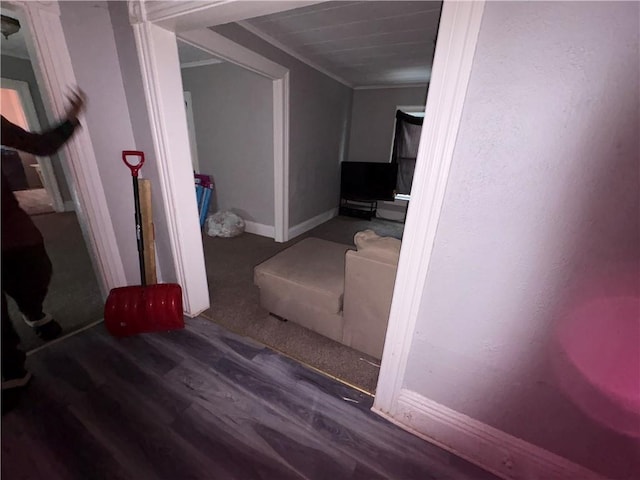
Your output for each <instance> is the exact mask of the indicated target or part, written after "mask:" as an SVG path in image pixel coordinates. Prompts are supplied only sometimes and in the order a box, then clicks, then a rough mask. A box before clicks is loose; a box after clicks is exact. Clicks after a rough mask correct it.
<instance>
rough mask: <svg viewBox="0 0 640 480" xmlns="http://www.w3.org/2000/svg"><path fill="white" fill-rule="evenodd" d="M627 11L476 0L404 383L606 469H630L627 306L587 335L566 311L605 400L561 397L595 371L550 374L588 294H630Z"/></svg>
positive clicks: (633, 105) (637, 69) (636, 235)
mask: <svg viewBox="0 0 640 480" xmlns="http://www.w3.org/2000/svg"><path fill="white" fill-rule="evenodd" d="M639 9H640V5H639V4H638V3H635V2H633V3H631V2H601V3H598V2H547V3H540V2H487V4H486V6H485V10H484V17H483V19H482V25H481V29H480V35H479V39H478V44H477V49H476V53H475V59H474V63H473V68H472V72H471V78H470V83H469V87H468V91H467V97H466V101H465V105H464V111H463V116H462V121H461V128H460V131H459V134H458V139H457V144H456V148H455V153H454V159H453V164H452V170H451V173H450V177H449V183H448V187H447V192H446V197H445V201H444V205H443V209H442V215H441V219H440V224H439V226H438V232H437V237H436V239H435V245H434V251H433V256H432V259H431V264H430V266H429V272H428V277H427V282H426V285H425V290H424V295H423V297H422V299H423V301H422V305H421V307H420V311H419V319H418V323H417V325H416V330H415V337H414V339H413V345H412V347H411V351H410V355H409V358H408V369H407V374H406V378H405V380H404V387H405V388H406V389H408V390H411V391H413V392H417V393H419V394H420V395H421V396H423V397H426V398H427V399H430V400H433V401H435V402H437V403H439V404H441V405H445V406H447V407H449V408H451V409H453V410H455V411H457V412H461V413H463V414H465V415H468V416H469V417H471V418H473V419H477V420H479V421H481V422H483V423H486V424H488V425H491V426H493V427H495V428H498V429H500V430H502V431H505V432H507V433H509V434H511V435H513V436H515V437H518V438H521V439H524V440H526V441H527V442H530V443H533V444H535V445H538V446H540V447H543V448H545V449H547V450H549V451H551V452H554V453H556V454H558V455H560V456H562V457H565V458H568V459H570V460H572V461H574V462H576V463H579V464H582V465H584V466H586V467H588V468H590V469H592V470H595V471H597V472H600V473H601V474H603V475H605V476H607V478H617V479H631V478H639V476H640V456H638V439H637V438H636V439H634V438H633V437H632V436H631V435H630V434H628V433H622V431H623V430H625V429H627V431H628V429H631V430H633V429H634V425H635V426H636V427H635V428H636V430H637V425H638V419H637V416H638V412H637V410H636V412H635V414H634V413H633V411H634V408H636V409H637V406H636V407H633V405H634V404H635V405H637V401H638V398H640V384H638V379H640V362H638V357H637V350H636V354H635V355H634V354H633V351H634V350H633V348H636V349H637V334H634V333H633V332H634V330H633V328H637V323H634V322H637V319H638V318H639V317H640V307H638V308H636V312H635V314H633V312H628V313H631V315H630V316H629V315H627V316H626V317H625V316H623V315H622V314H620V315H612V316H611V317H610V318H609V317H607V318H609V321H610V322H611V326H610V328H609V329H607V330H606V331H602V332H597V333H596V332H594V331H592V330H591V329H590V325H591V324H590V323H588V322H589V321H590V320H591V318H590V317H589V316H588V315H582V316H580V317H578V318H579V319H580V322H582V326H581V324H580V323H579V324H577V325H576V326H575V328H574V329H572V330H571V333H570V335H569V336H568V338H569V340H570V341H576V342H579V341H583V340H584V339H585V338H586V339H587V340H588V341H589V342H591V343H592V345H593V347H592V348H591V349H590V350H589V351H590V352H591V355H589V357H590V358H591V359H592V367H593V368H595V369H596V370H599V369H602V368H612V370H611V375H609V376H608V378H609V380H607V381H606V383H609V382H610V381H612V380H613V379H615V381H617V382H618V385H617V386H612V385H609V387H608V388H611V389H612V390H610V391H606V393H602V390H600V391H598V389H595V388H593V387H592V390H589V389H585V390H583V391H581V392H576V391H574V390H573V389H574V388H575V387H577V386H578V385H580V382H584V375H587V374H588V375H593V374H594V371H591V370H590V371H588V372H585V371H580V370H576V371H575V372H573V374H572V376H571V377H570V378H565V379H562V377H560V376H559V373H561V372H562V370H559V367H560V366H562V365H565V362H566V350H565V348H564V346H563V344H562V343H561V342H560V339H561V337H560V335H559V332H560V331H561V330H562V329H563V328H565V326H566V325H567V320H568V318H570V316H569V315H570V313H571V312H572V311H575V309H576V308H578V307H584V306H589V305H590V303H589V302H591V301H594V300H598V299H600V300H603V299H610V298H612V297H617V296H627V297H629V298H631V299H633V298H635V299H636V305H638V302H637V299H638V297H640V282H639V273H638V272H639V264H640V182H639V176H638V171H639V170H638V168H639V165H640V151H639V145H638V132H639V131H640V123H639V115H640V113H639V105H640V101H639V100H640V99H639V91H640V88H639V76H640V75H639V73H640V65H639V59H640V54H639V45H640V42H639V41H640V38H639V18H640V15H639V14H640V12H639ZM612 312H613V311H612ZM634 315H635V318H634ZM625 318H626V320H625ZM629 322H631V323H629ZM634 325H635V327H634ZM627 328H629V329H628V330H627V331H628V334H627V337H626V338H627V340H625V339H624V337H623V338H621V339H620V340H618V341H616V345H617V346H615V347H614V348H611V345H610V344H607V342H608V341H612V340H610V339H609V338H608V337H609V336H611V335H616V333H617V332H619V331H624V329H627ZM621 329H623V330H621ZM585 335H586V337H585ZM630 338H631V339H633V338H635V340H630V342H631V344H630V347H625V346H624V342H625V341H629V339H630ZM625 348H628V350H627V351H626V352H625ZM625 355H626V356H625ZM607 362H612V363H610V364H609V363H607ZM607 365H610V367H607ZM614 365H617V367H614ZM578 372H581V373H579V374H578ZM634 382H635V383H634ZM606 383H605V385H606ZM585 388H586V387H585ZM599 388H600V389H602V388H603V387H602V386H600V387H599ZM614 391H616V392H617V393H615V394H614ZM586 392H588V393H586ZM596 392H599V393H596ZM598 395H600V396H601V397H602V398H600V397H598ZM596 399H599V400H598V401H596ZM605 399H606V400H605ZM634 399H635V400H634ZM605 401H611V402H614V403H612V404H610V405H609V407H608V408H605V409H602V408H585V405H584V403H586V402H592V404H593V405H592V407H594V406H598V407H602V406H603V404H602V402H605ZM598 402H600V403H598ZM624 402H629V403H628V406H625V407H624V408H621V407H620V406H621V405H625V404H624ZM634 402H636V403H634ZM613 404H617V405H618V406H619V407H618V410H615V411H614V410H613V409H612V407H611V405H613ZM627 408H628V410H625V409H627ZM616 412H617V414H618V415H619V416H620V419H625V418H626V419H627V422H626V425H625V424H621V423H620V422H618V423H617V424H616V423H608V420H610V419H609V418H607V417H606V416H607V415H609V416H611V417H614V415H613V413H616ZM623 412H624V413H623ZM634 415H635V416H634ZM620 419H619V420H620ZM634 419H635V420H634ZM425 433H427V434H428V432H425Z"/></svg>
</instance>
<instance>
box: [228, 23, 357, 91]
mask: <svg viewBox="0 0 640 480" xmlns="http://www.w3.org/2000/svg"><path fill="white" fill-rule="evenodd" d="M236 23H237V24H238V25H240V26H241V27H242V28H244V29H245V30H247V31H249V32H251V33H253V34H254V35H255V36H257V37H259V38H261V39H262V40H264V41H265V42H267V43H270V44H271V45H273V46H274V47H276V48H277V49H279V50H282V51H283V52H285V53H286V54H287V55H290V56H292V57H293V58H295V59H297V60H300V61H301V62H302V63H304V64H306V65H308V66H309V67H311V68H313V69H315V70H317V71H318V72H320V73H322V74H324V75H326V76H327V77H329V78H333V79H334V80H335V81H336V82H339V83H341V84H342V85H344V86H345V87H349V88H353V85H352V84H351V83H349V81H347V80H345V79H344V78H342V77H340V76H338V75H336V74H335V73H332V72H330V71H329V70H327V69H325V68H323V67H321V66H320V65H318V64H317V63H314V62H313V61H311V60H309V59H308V58H307V57H305V56H303V55H300V54H299V53H298V52H296V51H295V50H293V49H291V48H289V47H287V46H286V45H285V44H283V43H281V42H279V41H278V40H276V39H275V38H273V37H272V36H271V35H269V34H268V33H265V32H264V31H262V30H260V29H259V28H258V27H255V26H253V25H251V24H250V23H249V22H247V21H241V22H236Z"/></svg>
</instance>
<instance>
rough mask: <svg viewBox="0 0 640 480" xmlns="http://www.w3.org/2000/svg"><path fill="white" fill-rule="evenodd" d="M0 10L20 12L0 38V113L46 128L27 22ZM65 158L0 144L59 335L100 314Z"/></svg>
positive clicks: (16, 315)
mask: <svg viewBox="0 0 640 480" xmlns="http://www.w3.org/2000/svg"><path fill="white" fill-rule="evenodd" d="M5 13H7V14H8V15H10V16H11V17H18V18H20V23H21V26H22V28H21V29H20V30H19V31H18V33H15V34H12V35H11V36H10V37H9V38H8V39H3V41H2V44H1V50H2V58H1V63H2V79H1V95H2V99H1V100H2V103H1V106H2V115H3V116H4V117H5V118H7V119H8V120H9V121H11V122H12V123H14V124H16V125H18V126H19V127H21V128H23V129H24V130H27V131H34V132H39V131H43V130H46V129H47V128H48V126H49V125H51V124H50V123H49V121H48V118H49V116H48V115H47V111H50V110H51V108H50V105H47V103H46V102H47V100H48V99H47V98H46V97H45V95H43V94H42V93H41V88H40V86H41V84H42V79H41V78H40V77H39V75H38V74H37V73H36V70H37V68H34V65H33V63H32V53H31V51H30V49H29V48H28V44H29V42H31V41H32V39H31V37H30V35H31V32H30V30H29V23H28V21H27V20H26V19H25V18H24V17H23V15H22V13H21V12H18V11H16V12H13V11H11V12H8V11H7V12H6V11H5V9H3V14H5ZM66 163H67V156H66V152H65V151H64V149H62V150H60V151H58V152H57V153H56V154H54V155H51V156H50V157H36V156H33V155H31V154H28V153H25V152H20V151H17V150H15V149H9V148H5V147H4V146H3V155H2V171H3V175H5V176H6V177H7V180H8V182H9V184H10V185H11V190H12V193H13V195H14V196H15V197H16V199H17V200H18V203H19V205H20V207H21V208H22V210H24V211H25V212H26V213H27V214H29V215H30V217H31V220H32V221H33V223H34V224H35V226H36V227H37V229H38V230H39V231H40V233H41V234H42V237H43V239H44V245H45V249H46V251H47V254H48V257H49V259H50V261H51V263H52V267H53V274H52V277H51V280H50V283H49V285H48V292H47V296H46V298H45V300H44V306H43V310H44V311H45V312H46V313H47V314H49V315H51V316H52V317H53V318H54V319H55V320H56V321H57V322H58V323H59V324H60V325H61V327H62V334H61V335H66V334H69V333H72V332H75V331H77V330H80V329H82V328H84V327H86V326H88V325H90V324H93V323H94V322H96V321H98V320H99V319H101V318H102V311H103V303H102V292H101V289H100V285H99V283H98V280H97V278H96V273H95V271H94V267H93V263H92V258H91V254H90V253H89V247H88V246H87V244H86V242H85V236H84V234H83V229H82V228H81V225H80V221H79V219H78V216H77V214H76V212H75V204H74V201H73V198H72V193H71V188H72V186H73V181H72V180H69V177H68V176H67V174H66V171H65V170H66V167H65V164H66ZM70 187H71V188H70ZM5 253H6V252H3V256H4V255H5ZM7 254H8V253H7ZM8 309H9V315H10V317H11V320H12V322H13V324H14V326H15V328H16V331H17V333H18V335H19V336H20V339H21V344H22V347H23V348H24V349H25V350H26V351H32V350H34V349H36V348H39V347H40V346H42V345H43V344H44V342H43V340H41V339H40V338H39V337H38V336H37V335H36V333H35V331H34V330H33V329H32V328H31V327H30V326H28V325H27V324H26V323H24V322H22V320H21V318H22V315H21V312H20V311H19V309H18V307H17V305H16V304H15V302H14V301H13V300H12V299H11V298H10V297H9V298H8Z"/></svg>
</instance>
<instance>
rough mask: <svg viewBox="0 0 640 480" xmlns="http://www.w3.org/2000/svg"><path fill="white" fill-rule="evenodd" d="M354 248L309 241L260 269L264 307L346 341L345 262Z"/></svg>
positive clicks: (256, 273) (257, 274) (256, 272)
mask: <svg viewBox="0 0 640 480" xmlns="http://www.w3.org/2000/svg"><path fill="white" fill-rule="evenodd" d="M350 248H351V247H350V246H349V245H343V244H341V243H335V242H329V241H327V240H321V239H319V238H306V239H304V240H301V241H300V242H298V243H296V244H295V245H292V246H291V247H289V248H287V249H286V250H283V251H282V252H280V253H278V254H277V255H275V256H273V257H271V258H270V259H268V260H266V261H265V262H263V263H261V264H260V265H258V266H256V267H255V269H254V283H255V284H256V285H257V286H258V288H259V289H260V304H261V305H262V307H263V308H265V309H266V310H268V311H269V312H270V313H273V314H275V315H277V316H279V317H282V318H285V319H287V320H290V321H292V322H294V323H297V324H298V325H301V326H303V327H305V328H308V329H310V330H313V331H314V332H317V333H319V334H321V335H324V336H326V337H329V338H331V339H333V340H335V341H337V342H342V341H343V332H344V320H343V318H342V299H343V295H344V262H345V252H346V251H347V250H349V249H350Z"/></svg>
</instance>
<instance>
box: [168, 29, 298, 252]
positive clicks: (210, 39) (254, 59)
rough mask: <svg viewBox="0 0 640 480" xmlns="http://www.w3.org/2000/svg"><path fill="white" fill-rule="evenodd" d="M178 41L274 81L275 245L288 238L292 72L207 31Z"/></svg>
mask: <svg viewBox="0 0 640 480" xmlns="http://www.w3.org/2000/svg"><path fill="white" fill-rule="evenodd" d="M178 38H179V39H180V40H181V41H183V42H185V43H187V44H189V45H192V46H194V47H196V48H200V49H201V50H204V51H206V52H209V53H211V54H213V55H215V56H217V57H220V58H223V59H224V60H227V61H228V62H231V63H233V64H235V65H239V66H241V67H243V68H246V69H248V70H251V71H252V72H254V73H257V74H259V75H262V76H264V77H267V78H269V79H271V80H272V83H273V175H274V177H273V182H274V222H275V240H276V242H286V241H287V240H288V239H289V238H290V237H289V96H290V93H289V91H290V87H289V70H288V69H287V68H285V67H283V66H282V65H279V64H277V63H275V62H272V61H271V60H269V59H268V58H265V57H263V56H262V55H258V54H257V53H255V52H252V51H251V50H249V49H247V48H245V47H243V46H241V45H238V44H237V43H234V42H232V41H231V40H229V39H228V38H225V37H223V36H222V35H219V34H217V33H215V32H212V31H211V30H208V29H202V30H194V31H192V32H185V33H180V34H178Z"/></svg>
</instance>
